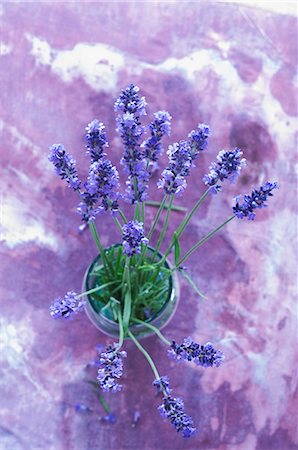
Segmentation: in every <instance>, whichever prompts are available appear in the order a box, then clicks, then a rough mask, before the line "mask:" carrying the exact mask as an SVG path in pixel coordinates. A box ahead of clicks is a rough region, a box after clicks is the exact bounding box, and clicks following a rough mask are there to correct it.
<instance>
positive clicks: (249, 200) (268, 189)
mask: <svg viewBox="0 0 298 450" xmlns="http://www.w3.org/2000/svg"><path fill="white" fill-rule="evenodd" d="M273 189H278V184H277V183H276V182H274V183H270V182H269V181H267V183H264V184H262V185H261V186H260V188H259V189H254V190H253V191H252V193H251V195H244V199H243V201H242V203H240V200H241V198H242V196H241V195H238V196H237V197H236V205H235V206H234V207H233V212H234V214H235V216H236V217H238V219H243V218H244V217H246V218H247V219H248V220H254V218H255V216H256V214H255V212H254V210H255V209H256V208H264V207H266V206H267V204H266V203H265V202H266V200H267V198H268V197H272V196H273V194H272V191H273Z"/></svg>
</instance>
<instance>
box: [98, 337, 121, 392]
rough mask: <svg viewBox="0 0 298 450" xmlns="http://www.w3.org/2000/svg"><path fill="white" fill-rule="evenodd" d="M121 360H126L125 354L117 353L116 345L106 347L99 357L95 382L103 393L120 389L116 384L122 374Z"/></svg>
mask: <svg viewBox="0 0 298 450" xmlns="http://www.w3.org/2000/svg"><path fill="white" fill-rule="evenodd" d="M122 358H126V352H125V351H121V352H120V351H118V344H115V343H114V344H113V345H109V346H108V347H106V351H105V352H103V353H101V354H100V355H99V364H98V366H99V369H98V376H97V380H98V381H99V386H100V387H101V389H103V391H106V392H117V391H120V390H121V389H122V386H121V385H120V384H119V383H118V382H117V380H118V379H119V378H121V376H122V374H123V362H122Z"/></svg>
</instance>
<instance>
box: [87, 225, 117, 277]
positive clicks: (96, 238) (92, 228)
mask: <svg viewBox="0 0 298 450" xmlns="http://www.w3.org/2000/svg"><path fill="white" fill-rule="evenodd" d="M89 229H90V231H91V234H92V236H93V239H94V241H95V242H96V245H97V247H98V250H99V252H100V255H101V259H102V262H103V264H104V266H105V269H106V266H108V268H109V270H110V272H111V274H112V275H113V273H114V270H113V267H112V266H111V264H110V261H109V260H108V258H107V257H106V254H105V251H104V248H103V246H102V245H101V242H100V239H99V236H98V233H97V230H96V227H95V225H94V223H93V222H89Z"/></svg>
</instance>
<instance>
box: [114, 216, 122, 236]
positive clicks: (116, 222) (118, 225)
mask: <svg viewBox="0 0 298 450" xmlns="http://www.w3.org/2000/svg"><path fill="white" fill-rule="evenodd" d="M114 222H115V224H116V225H117V227H118V230H119V231H120V234H121V236H122V226H121V223H120V222H119V220H118V219H117V217H114Z"/></svg>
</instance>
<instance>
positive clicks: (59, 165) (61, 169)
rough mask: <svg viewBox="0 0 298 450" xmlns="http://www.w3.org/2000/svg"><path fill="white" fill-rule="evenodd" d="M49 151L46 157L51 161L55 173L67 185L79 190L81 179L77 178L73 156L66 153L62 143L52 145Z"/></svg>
mask: <svg viewBox="0 0 298 450" xmlns="http://www.w3.org/2000/svg"><path fill="white" fill-rule="evenodd" d="M50 151H51V153H50V154H49V156H48V159H49V161H50V162H51V163H53V165H54V167H55V172H56V173H57V175H59V177H60V178H61V179H62V180H66V182H67V183H68V185H69V187H71V188H72V189H74V190H75V191H77V190H79V188H80V184H81V181H80V180H79V178H78V174H77V169H76V162H75V160H74V159H73V157H72V156H71V155H70V154H69V153H67V151H66V150H65V148H64V146H63V145H62V144H54V145H52V146H51V147H50Z"/></svg>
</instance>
